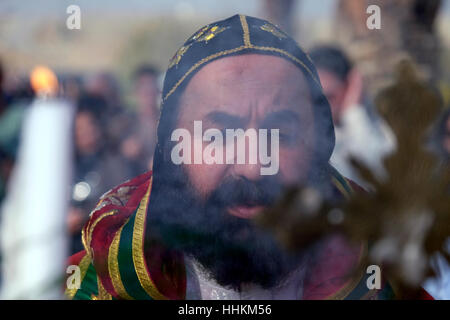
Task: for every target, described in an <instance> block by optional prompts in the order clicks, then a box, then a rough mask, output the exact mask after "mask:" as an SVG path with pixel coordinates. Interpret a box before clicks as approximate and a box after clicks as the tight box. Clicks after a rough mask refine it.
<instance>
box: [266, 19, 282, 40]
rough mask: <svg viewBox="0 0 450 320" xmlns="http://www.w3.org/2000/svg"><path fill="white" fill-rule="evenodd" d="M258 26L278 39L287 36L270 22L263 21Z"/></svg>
mask: <svg viewBox="0 0 450 320" xmlns="http://www.w3.org/2000/svg"><path fill="white" fill-rule="evenodd" d="M259 28H260V29H261V30H263V31H267V32H270V33H271V34H273V35H274V36H275V37H277V38H278V39H280V40H281V39H284V38H287V36H286V35H285V34H284V33H283V32H281V31H280V30H278V29H277V28H275V27H274V26H273V25H271V24H268V23H265V24H263V25H262V26H261V27H259Z"/></svg>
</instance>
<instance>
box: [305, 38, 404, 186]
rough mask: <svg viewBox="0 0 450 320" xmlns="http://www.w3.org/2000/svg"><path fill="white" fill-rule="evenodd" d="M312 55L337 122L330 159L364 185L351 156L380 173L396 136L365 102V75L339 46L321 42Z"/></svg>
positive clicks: (337, 167) (343, 171)
mask: <svg viewBox="0 0 450 320" xmlns="http://www.w3.org/2000/svg"><path fill="white" fill-rule="evenodd" d="M310 56H311V59H312V60H313V62H314V64H315V65H316V67H317V71H318V73H319V77H320V81H321V83H322V86H323V90H324V94H325V96H326V97H327V98H328V101H329V102H330V106H331V112H332V116H333V122H334V125H335V132H336V147H335V149H334V152H333V154H332V157H331V159H330V162H331V164H332V165H333V166H335V167H336V169H338V170H339V171H340V172H341V173H342V174H343V175H344V176H346V177H348V178H350V179H352V180H354V181H356V182H358V183H360V184H361V185H364V182H363V181H362V180H361V179H360V177H359V176H358V174H357V173H356V172H355V170H354V169H353V168H352V166H351V164H350V158H351V157H354V158H356V159H357V160H359V161H361V162H363V164H365V165H366V166H367V167H368V168H369V169H371V170H372V171H374V172H375V173H376V174H379V175H381V174H383V166H382V159H383V157H384V156H386V155H387V154H388V153H389V152H391V151H392V150H393V149H394V147H395V139H394V136H393V134H392V133H391V131H390V130H389V128H388V127H387V125H386V124H385V123H384V122H383V121H382V119H381V118H380V117H378V116H377V115H376V113H375V112H374V111H373V110H372V109H371V106H370V104H369V103H367V102H366V101H367V99H366V97H365V96H364V88H363V83H362V77H361V76H360V74H359V73H358V71H357V70H356V69H355V68H354V67H353V66H352V63H351V62H350V60H349V59H348V58H347V57H346V55H345V54H344V53H343V52H342V51H341V50H340V49H338V48H336V47H332V46H320V47H316V48H314V49H313V50H312V51H311V52H310Z"/></svg>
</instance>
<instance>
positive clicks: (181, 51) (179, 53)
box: [169, 44, 192, 69]
mask: <svg viewBox="0 0 450 320" xmlns="http://www.w3.org/2000/svg"><path fill="white" fill-rule="evenodd" d="M191 45H192V44H188V45H185V46H182V47H181V48H180V49H178V51H177V52H176V53H175V55H174V56H173V57H172V59H170V62H169V69H170V68H172V67H173V66H176V65H178V63H179V62H180V60H181V57H182V56H183V55H184V54H185V53H186V51H188V49H189V48H190V46H191Z"/></svg>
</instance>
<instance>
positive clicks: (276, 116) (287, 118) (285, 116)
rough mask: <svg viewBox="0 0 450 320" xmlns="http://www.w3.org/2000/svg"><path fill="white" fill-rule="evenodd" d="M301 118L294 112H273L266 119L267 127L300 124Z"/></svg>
mask: <svg viewBox="0 0 450 320" xmlns="http://www.w3.org/2000/svg"><path fill="white" fill-rule="evenodd" d="M299 122H300V116H299V115H298V114H297V113H296V112H294V111H292V110H281V111H275V112H271V113H270V114H269V115H267V117H266V118H265V119H264V124H265V125H266V126H273V125H280V124H297V125H298V124H299Z"/></svg>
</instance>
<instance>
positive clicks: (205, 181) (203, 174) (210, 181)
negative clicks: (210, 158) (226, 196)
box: [184, 164, 226, 199]
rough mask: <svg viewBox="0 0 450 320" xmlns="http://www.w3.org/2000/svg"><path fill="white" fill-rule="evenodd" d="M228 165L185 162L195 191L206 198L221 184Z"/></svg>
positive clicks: (185, 167) (186, 170)
mask: <svg viewBox="0 0 450 320" xmlns="http://www.w3.org/2000/svg"><path fill="white" fill-rule="evenodd" d="M225 167H226V165H218V164H212V165H208V164H185V165H184V170H185V172H186V174H187V176H188V178H189V181H190V183H191V185H192V186H193V187H194V188H195V191H196V192H197V193H198V194H199V195H200V196H201V197H202V198H203V199H206V198H207V197H208V196H209V195H210V194H211V193H212V192H213V191H214V190H215V189H216V188H217V187H218V186H219V184H220V182H221V179H222V176H223V172H224V170H225Z"/></svg>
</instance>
